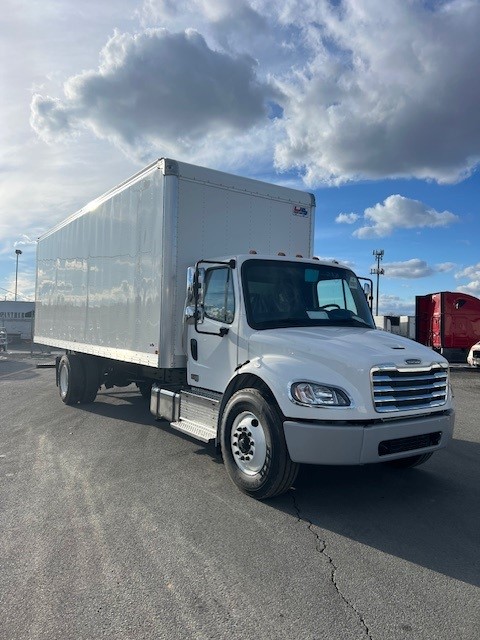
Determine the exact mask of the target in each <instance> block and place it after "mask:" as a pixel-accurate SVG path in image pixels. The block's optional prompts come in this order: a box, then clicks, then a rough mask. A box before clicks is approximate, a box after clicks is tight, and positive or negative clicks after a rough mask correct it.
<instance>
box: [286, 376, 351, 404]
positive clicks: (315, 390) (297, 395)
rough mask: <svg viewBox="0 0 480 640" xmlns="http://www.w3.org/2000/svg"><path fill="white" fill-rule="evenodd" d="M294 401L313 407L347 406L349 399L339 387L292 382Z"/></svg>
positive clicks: (291, 390) (291, 388)
mask: <svg viewBox="0 0 480 640" xmlns="http://www.w3.org/2000/svg"><path fill="white" fill-rule="evenodd" d="M290 392H291V397H292V400H293V401H294V402H298V403H300V404H304V405H308V406H314V407H348V406H349V405H350V399H349V397H348V396H347V394H346V393H345V391H342V390H341V389H337V388H336V387H327V386H326V385H324V384H317V383H315V382H294V383H293V384H292V386H291V387H290Z"/></svg>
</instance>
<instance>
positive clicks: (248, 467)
mask: <svg viewBox="0 0 480 640" xmlns="http://www.w3.org/2000/svg"><path fill="white" fill-rule="evenodd" d="M220 438H221V447H222V454H223V460H224V463H225V467H226V470H227V473H228V475H229V477H230V479H231V480H232V481H233V483H234V484H235V485H236V486H237V487H238V488H239V489H240V490H241V491H243V492H244V493H246V494H248V495H249V496H252V497H253V498H256V499H257V500H264V499H266V498H272V497H273V496H278V495H280V494H282V493H285V492H286V491H288V489H289V488H290V487H291V486H292V484H293V482H294V481H295V478H296V476H297V473H298V469H299V465H298V464H297V463H295V462H292V460H291V459H290V456H289V455H288V450H287V444H286V442H285V435H284V433H283V425H282V418H281V415H280V412H279V411H278V409H277V408H276V406H275V405H274V404H273V403H268V402H267V400H266V399H265V398H264V397H263V396H262V394H261V393H260V392H259V391H257V390H256V389H244V390H242V391H238V392H237V393H235V394H234V395H233V396H232V397H231V398H230V400H229V401H228V402H227V405H226V407H225V410H224V413H223V419H222V424H221V430H220Z"/></svg>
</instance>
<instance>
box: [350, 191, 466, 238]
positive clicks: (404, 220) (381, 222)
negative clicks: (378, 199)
mask: <svg viewBox="0 0 480 640" xmlns="http://www.w3.org/2000/svg"><path fill="white" fill-rule="evenodd" d="M458 219H459V218H458V216H456V215H455V214H453V213H451V212H450V211H441V212H439V211H436V210H435V209H432V208H431V207H428V206H427V205H426V204H424V203H423V202H420V201H419V200H411V199H410V198H405V197H403V196H400V195H391V196H389V197H388V198H386V200H384V202H383V203H377V204H376V205H375V206H373V207H369V208H368V209H365V212H364V220H365V221H366V222H368V223H369V224H368V225H366V226H363V227H361V228H360V229H357V230H356V231H354V232H353V235H354V236H356V237H357V238H384V237H386V236H390V235H392V233H393V232H394V231H395V230H396V229H419V228H423V227H445V226H447V225H449V224H451V223H453V222H457V221H458Z"/></svg>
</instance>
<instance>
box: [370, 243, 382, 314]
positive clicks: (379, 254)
mask: <svg viewBox="0 0 480 640" xmlns="http://www.w3.org/2000/svg"><path fill="white" fill-rule="evenodd" d="M384 253H385V251H384V250H383V249H378V250H377V249H374V250H373V255H374V256H375V260H376V261H377V266H376V268H375V269H370V273H371V274H373V275H376V276H377V296H376V303H375V308H376V312H375V315H376V316H378V290H379V283H380V276H383V274H384V273H385V269H380V262H381V260H383V256H384Z"/></svg>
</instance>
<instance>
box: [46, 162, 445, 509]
mask: <svg viewBox="0 0 480 640" xmlns="http://www.w3.org/2000/svg"><path fill="white" fill-rule="evenodd" d="M314 210H315V200H314V197H313V196H312V195H311V194H309V193H304V192H302V191H299V190H295V189H290V188H286V187H282V186H278V185H274V184H268V183H264V182H260V181H257V180H252V179H248V178H242V177H238V176H234V175H230V174H227V173H222V172H219V171H213V170H210V169H205V168H202V167H198V166H194V165H191V164H187V163H183V162H177V161H174V160H171V159H167V158H164V159H160V160H158V161H156V162H155V163H153V164H151V165H150V166H148V167H147V168H145V169H144V170H143V171H140V172H139V173H137V174H136V175H134V176H133V177H132V178H130V179H129V180H127V181H125V182H124V183H122V184H120V185H119V186H117V187H115V188H114V189H112V190H110V191H108V192H107V193H106V194H104V195H103V196H101V197H100V198H98V199H97V200H94V201H93V202H91V203H89V204H88V205H87V206H86V207H84V208H83V209H81V210H80V211H78V212H77V213H75V214H74V215H72V216H70V217H69V218H67V219H66V220H65V221H64V222H62V223H60V224H58V225H57V226H56V227H55V228H54V229H52V230H51V231H49V232H48V233H46V234H45V235H44V236H42V237H41V238H40V239H39V242H38V259H37V291H36V294H37V295H36V304H37V306H36V318H35V340H36V342H38V343H41V344H45V345H49V346H51V347H57V348H60V349H62V350H65V354H64V355H63V356H61V357H58V358H57V363H56V368H57V376H56V378H57V385H58V387H59V391H60V397H61V399H62V400H63V402H64V403H65V404H68V405H75V404H77V403H86V402H93V401H94V399H95V397H96V395H97V392H98V390H99V389H100V387H101V386H102V385H104V386H105V387H107V388H109V387H112V386H127V385H130V384H132V383H135V384H136V385H137V386H138V388H139V390H140V391H141V393H142V395H144V396H147V397H149V398H150V409H151V412H152V413H153V415H154V416H155V418H157V419H161V420H166V421H168V423H169V424H170V426H171V427H173V428H174V429H178V430H179V431H182V432H184V433H187V434H189V435H190V436H192V437H194V438H197V439H199V440H201V441H203V442H214V443H215V444H216V445H217V446H219V447H220V448H221V451H222V455H223V460H224V463H225V467H226V470H227V473H228V475H229V476H230V478H231V479H232V480H233V482H234V483H235V484H236V485H237V486H238V487H239V488H240V489H241V490H242V491H244V492H246V493H247V494H249V495H251V496H253V497H255V498H258V499H264V498H269V497H272V496H275V495H278V494H281V493H283V492H285V491H286V490H288V489H289V487H291V486H292V484H293V482H294V480H295V477H296V475H297V471H298V468H299V465H300V464H301V463H307V464H320V465H321V464H328V465H360V464H366V463H380V462H385V463H390V464H392V465H394V466H397V467H411V466H414V465H417V464H420V463H423V462H425V461H426V460H427V459H428V458H429V457H430V456H431V455H432V453H433V452H434V451H436V450H437V449H440V448H442V447H445V446H446V445H447V443H448V442H449V440H450V439H451V437H452V433H453V424H454V408H453V401H452V394H451V388H450V383H449V370H448V364H447V362H446V360H445V359H444V358H443V357H441V356H440V355H438V354H437V353H435V352H434V351H432V350H431V349H429V348H427V347H424V346H422V345H420V344H418V343H416V342H413V341H411V340H408V339H405V338H402V337H400V336H396V335H392V334H389V333H386V332H384V331H379V330H377V329H376V328H375V324H374V322H373V318H372V314H371V310H370V308H369V305H368V302H367V299H366V296H365V292H364V290H363V288H362V286H361V284H360V282H359V279H358V278H357V276H356V275H355V274H354V273H353V272H352V271H351V270H350V269H349V268H347V267H345V266H342V265H340V264H338V263H336V262H327V261H322V260H318V259H315V258H313V257H312V249H313V231H314Z"/></svg>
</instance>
